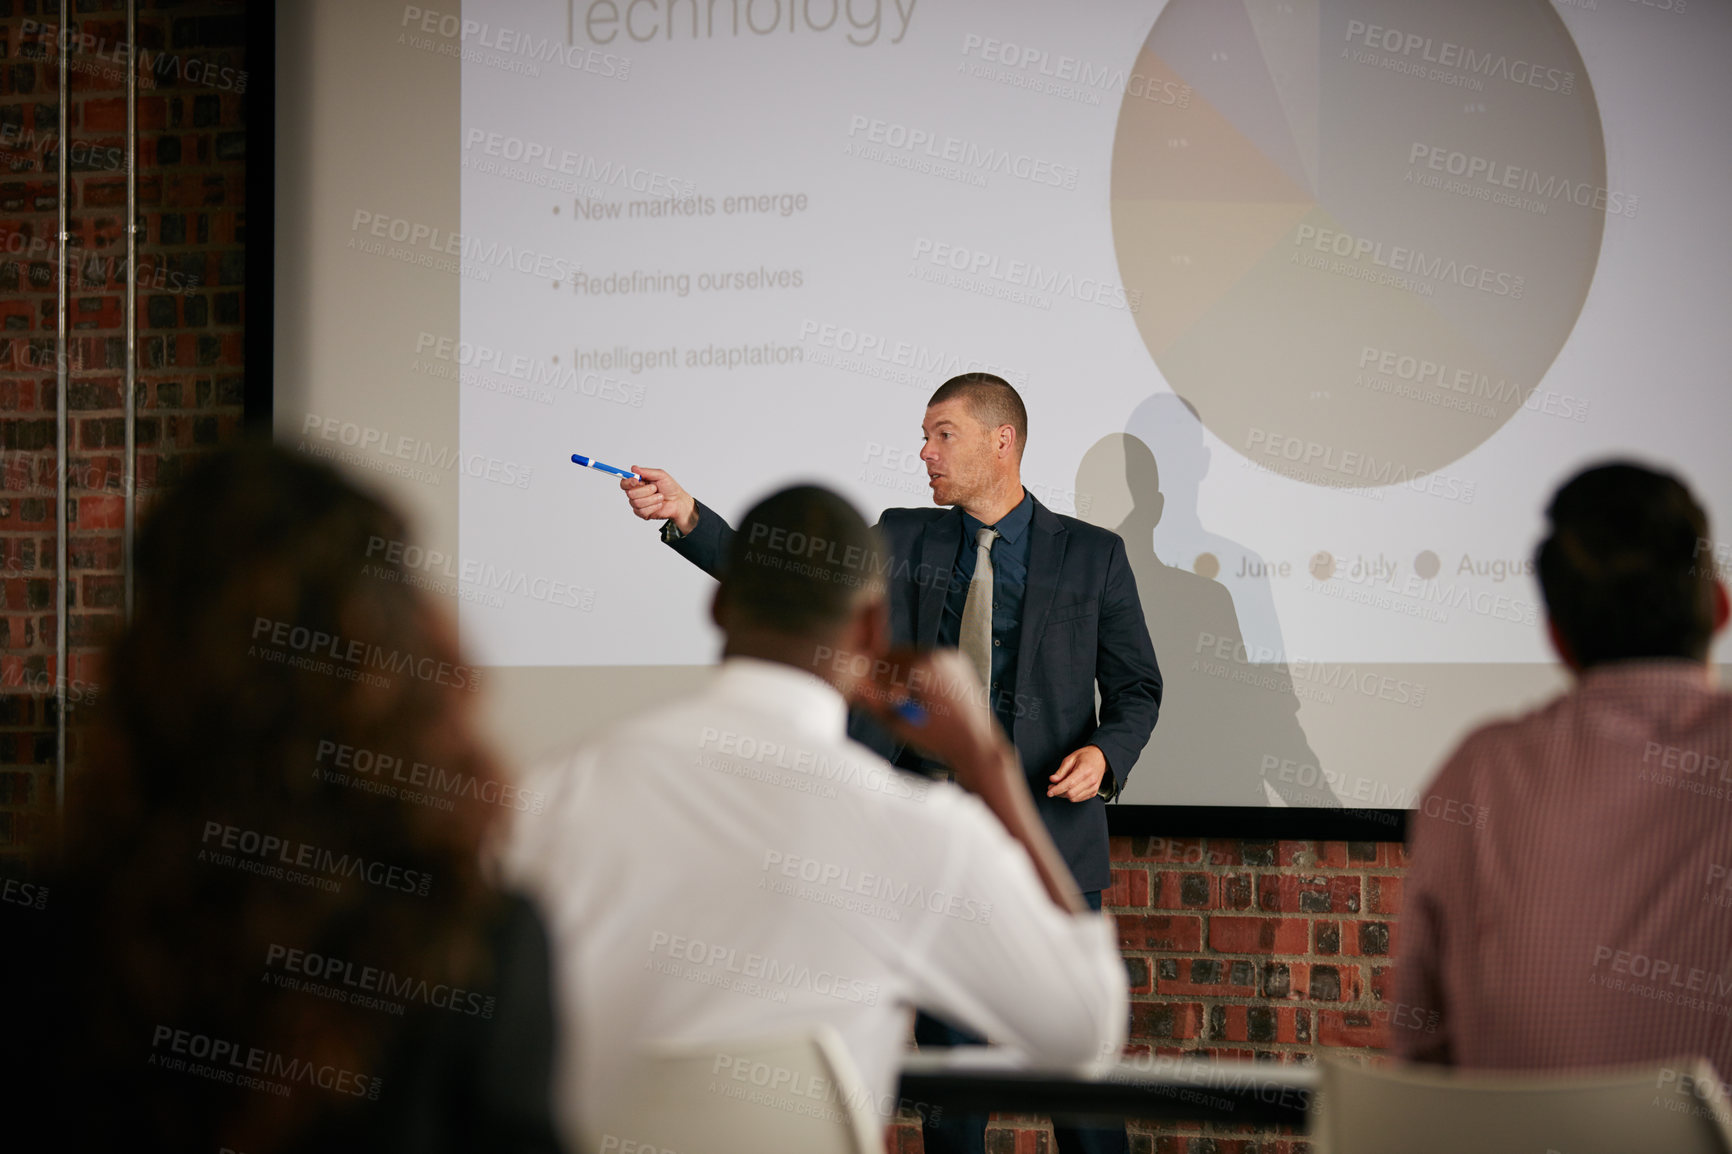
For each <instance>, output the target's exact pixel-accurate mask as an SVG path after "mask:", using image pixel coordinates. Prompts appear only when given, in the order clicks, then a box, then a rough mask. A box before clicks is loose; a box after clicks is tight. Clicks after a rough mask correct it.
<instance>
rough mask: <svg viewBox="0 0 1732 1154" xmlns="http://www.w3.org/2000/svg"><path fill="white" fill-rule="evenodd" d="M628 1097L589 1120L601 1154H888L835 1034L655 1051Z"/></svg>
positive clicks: (633, 1079)
mask: <svg viewBox="0 0 1732 1154" xmlns="http://www.w3.org/2000/svg"><path fill="white" fill-rule="evenodd" d="M635 1067H636V1068H635V1070H634V1071H633V1072H632V1074H631V1076H630V1077H628V1078H625V1079H623V1080H622V1084H624V1085H626V1086H627V1087H629V1090H628V1092H627V1094H626V1095H625V1097H624V1099H623V1100H621V1101H618V1102H615V1103H609V1104H607V1105H605V1106H604V1107H602V1109H601V1110H600V1111H598V1113H599V1115H600V1116H599V1117H597V1118H595V1119H586V1120H585V1129H586V1130H587V1131H588V1133H587V1135H586V1139H587V1145H588V1148H589V1150H591V1151H593V1152H595V1154H765V1152H766V1151H781V1150H786V1151H798V1152H799V1154H883V1132H884V1126H885V1124H886V1122H887V1121H888V1120H887V1119H880V1118H879V1117H878V1115H877V1113H876V1112H875V1111H874V1110H873V1109H872V1103H871V1092H870V1091H869V1090H867V1089H866V1087H865V1085H864V1083H862V1082H861V1080H860V1076H859V1074H858V1072H857V1071H856V1070H855V1068H854V1063H853V1060H852V1059H851V1058H850V1057H849V1055H848V1051H847V1048H846V1047H845V1046H844V1044H843V1042H842V1039H841V1037H840V1035H838V1034H837V1033H836V1031H835V1030H834V1029H832V1028H831V1027H829V1026H820V1027H818V1028H817V1029H815V1030H811V1031H808V1032H804V1033H800V1034H796V1035H789V1036H782V1037H775V1038H757V1039H743V1040H737V1041H721V1042H705V1043H701V1044H690V1043H683V1044H680V1045H661V1046H656V1047H653V1048H650V1049H647V1050H645V1051H644V1052H642V1053H641V1054H639V1055H638V1056H637V1058H636V1060H635Z"/></svg>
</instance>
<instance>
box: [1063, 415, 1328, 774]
mask: <svg viewBox="0 0 1732 1154" xmlns="http://www.w3.org/2000/svg"><path fill="white" fill-rule="evenodd" d="M1154 401H1169V402H1171V409H1170V411H1169V412H1165V413H1160V414H1159V415H1158V416H1157V415H1156V414H1155V413H1151V412H1149V410H1150V408H1151V403H1152V402H1154ZM1151 403H1145V404H1144V405H1142V406H1141V407H1139V408H1138V410H1137V416H1136V417H1133V421H1137V419H1138V418H1144V420H1146V421H1150V422H1155V421H1158V422H1159V423H1162V424H1165V423H1166V422H1168V421H1171V422H1173V423H1175V424H1177V423H1179V422H1184V423H1186V424H1188V425H1189V429H1183V428H1181V429H1172V428H1167V429H1164V430H1163V434H1164V435H1163V436H1162V437H1161V440H1163V441H1164V442H1167V443H1168V444H1173V443H1175V442H1176V443H1178V444H1180V445H1183V444H1184V443H1185V440H1186V438H1187V437H1188V438H1189V439H1190V441H1192V442H1194V449H1192V450H1191V451H1175V452H1171V453H1166V454H1164V455H1163V457H1162V458H1161V461H1160V462H1159V463H1157V460H1156V455H1155V453H1154V452H1153V451H1152V450H1151V449H1150V447H1149V445H1148V444H1146V443H1145V442H1144V441H1143V440H1142V439H1141V438H1140V437H1138V436H1134V435H1131V434H1129V433H1113V434H1109V435H1108V436H1106V437H1103V438H1101V439H1100V440H1099V441H1097V442H1096V443H1095V445H1094V446H1093V447H1092V448H1091V449H1089V451H1088V452H1087V453H1086V454H1084V456H1083V459H1082V462H1081V464H1080V465H1079V466H1078V467H1077V478H1076V491H1077V492H1078V493H1079V494H1082V493H1087V494H1089V501H1090V506H1089V507H1090V517H1089V520H1091V521H1093V522H1094V523H1096V524H1100V525H1104V526H1106V527H1107V528H1111V529H1114V530H1115V531H1116V532H1117V533H1118V534H1119V535H1120V536H1121V537H1123V538H1124V540H1125V547H1126V549H1127V551H1128V553H1129V556H1130V563H1131V570H1132V572H1133V573H1134V574H1135V575H1136V579H1137V590H1138V593H1139V595H1140V596H1141V598H1142V603H1143V613H1144V616H1145V617H1146V619H1147V621H1148V627H1149V636H1150V638H1151V639H1152V640H1153V641H1154V645H1155V655H1156V657H1157V658H1158V659H1159V660H1160V663H1161V676H1162V679H1163V680H1164V682H1165V692H1164V694H1163V699H1162V703H1161V718H1160V722H1159V724H1157V725H1156V726H1155V732H1154V735H1153V736H1152V737H1151V738H1150V740H1149V744H1148V746H1147V748H1145V749H1144V750H1143V754H1142V757H1141V758H1139V759H1138V762H1137V770H1136V776H1134V777H1133V778H1132V781H1133V782H1141V783H1142V784H1141V786H1140V787H1138V788H1136V792H1138V793H1143V792H1144V791H1146V790H1148V789H1149V783H1150V782H1151V781H1158V782H1162V783H1173V782H1178V781H1187V780H1188V781H1196V780H1198V779H1203V780H1206V781H1207V786H1206V787H1205V788H1204V789H1200V790H1199V789H1191V790H1187V791H1186V792H1185V794H1184V796H1183V798H1182V802H1183V803H1184V804H1196V805H1205V804H1206V805H1243V806H1262V805H1282V804H1285V805H1291V806H1320V807H1339V806H1340V805H1341V802H1340V800H1339V799H1338V798H1337V797H1336V796H1335V794H1334V793H1333V792H1332V791H1331V790H1330V789H1329V787H1328V785H1327V783H1325V782H1324V781H1323V780H1322V775H1321V773H1320V772H1319V771H1318V769H1317V765H1318V761H1317V755H1316V754H1315V753H1314V752H1312V749H1311V744H1310V742H1309V741H1308V740H1307V739H1306V736H1305V731H1304V729H1303V728H1301V727H1300V724H1299V699H1298V696H1297V695H1296V693H1295V692H1294V688H1293V682H1292V678H1291V676H1290V675H1289V673H1288V669H1287V665H1286V662H1285V661H1284V660H1283V659H1280V658H1275V659H1272V660H1264V661H1255V660H1251V658H1252V657H1253V656H1264V657H1266V656H1267V655H1269V654H1271V653H1279V652H1280V650H1279V648H1278V645H1279V641H1278V640H1277V642H1276V645H1275V646H1270V645H1268V644H1266V643H1263V644H1261V645H1259V643H1258V642H1256V641H1254V640H1252V641H1251V644H1250V647H1249V648H1247V646H1246V641H1247V640H1249V639H1248V638H1247V637H1246V635H1245V631H1244V630H1243V629H1242V627H1241V624H1240V618H1239V613H1238V610H1237V609H1236V607H1235V605H1234V601H1233V596H1232V594H1231V593H1230V592H1228V589H1227V587H1226V586H1225V585H1223V584H1222V583H1221V582H1219V581H1216V580H1214V579H1213V578H1212V577H1205V576H1202V575H1200V574H1198V573H1194V572H1191V571H1190V570H1188V569H1181V568H1178V567H1176V566H1173V565H1169V564H1167V563H1166V562H1165V561H1163V560H1162V559H1161V558H1160V556H1158V555H1157V552H1156V542H1157V541H1159V540H1160V539H1161V536H1160V535H1158V534H1157V526H1160V525H1161V524H1163V522H1164V521H1166V520H1167V519H1169V518H1174V519H1177V520H1178V521H1179V522H1180V523H1181V525H1182V526H1183V527H1185V528H1187V529H1193V530H1194V531H1195V532H1197V533H1200V532H1201V525H1200V523H1199V521H1198V516H1197V505H1196V501H1197V493H1198V490H1199V487H1200V482H1201V480H1202V472H1203V471H1204V470H1206V468H1207V465H1208V450H1207V448H1206V447H1205V446H1204V445H1203V442H1202V431H1201V427H1200V426H1199V425H1198V424H1197V419H1196V417H1195V416H1194V415H1193V414H1192V413H1191V411H1190V409H1189V406H1187V405H1186V404H1185V403H1184V402H1183V401H1181V400H1180V399H1179V398H1178V397H1174V396H1171V395H1167V396H1164V397H1155V398H1151ZM1138 423H1142V422H1138ZM1186 447H1187V448H1188V447H1189V446H1186ZM1210 537H1211V538H1212V540H1214V541H1216V542H1219V543H1221V544H1222V545H1224V546H1226V548H1224V549H1221V550H1220V551H1217V552H1215V553H1214V556H1216V557H1220V556H1222V555H1226V556H1228V557H1233V558H1235V559H1237V558H1239V557H1251V556H1254V555H1253V554H1251V553H1249V552H1248V551H1247V550H1244V549H1243V548H1242V547H1240V546H1238V545H1236V544H1235V543H1233V542H1231V541H1228V540H1226V539H1225V538H1219V537H1213V535H1210ZM1206 564H1207V563H1206V562H1205V567H1206ZM1256 588H1257V589H1259V590H1260V599H1261V600H1262V601H1264V602H1266V603H1267V604H1268V613H1269V620H1270V621H1271V622H1273V598H1271V597H1270V595H1269V591H1268V585H1267V582H1266V581H1259V582H1257V583H1256ZM1265 636H1267V634H1265ZM1277 638H1278V634H1277ZM1159 792H1160V793H1162V794H1169V795H1170V790H1169V789H1161V790H1160V791H1159ZM1144 796H1147V794H1146V793H1145V794H1144Z"/></svg>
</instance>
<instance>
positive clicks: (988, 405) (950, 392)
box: [926, 373, 1028, 461]
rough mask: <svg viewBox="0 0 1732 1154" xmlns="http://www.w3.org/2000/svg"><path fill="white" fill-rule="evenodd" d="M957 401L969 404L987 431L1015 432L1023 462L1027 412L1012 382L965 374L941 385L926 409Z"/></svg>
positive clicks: (989, 374) (971, 411) (1019, 456)
mask: <svg viewBox="0 0 1732 1154" xmlns="http://www.w3.org/2000/svg"><path fill="white" fill-rule="evenodd" d="M958 399H960V400H962V401H964V402H966V403H967V405H968V411H969V412H970V413H972V414H974V418H975V419H976V420H978V421H980V422H981V423H982V424H984V425H985V426H986V427H987V428H989V429H996V428H998V427H999V426H1000V425H1010V426H1012V427H1013V428H1015V429H1016V459H1017V460H1019V461H1020V460H1022V449H1023V446H1024V445H1025V444H1027V443H1028V410H1027V409H1026V408H1024V407H1023V404H1022V398H1021V397H1019V396H1017V393H1016V390H1015V389H1013V388H1011V387H1010V382H1009V381H1007V380H1005V379H1004V378H1003V377H995V376H993V375H992V374H991V373H963V374H962V375H961V376H959V377H951V378H950V379H949V380H948V381H945V382H944V383H943V384H942V385H939V386H938V391H937V392H935V393H933V394H932V399H931V400H930V401H927V402H926V407H927V408H929V409H930V408H931V407H932V406H933V405H937V404H942V403H943V402H945V401H954V400H958Z"/></svg>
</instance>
